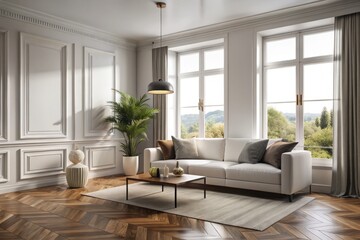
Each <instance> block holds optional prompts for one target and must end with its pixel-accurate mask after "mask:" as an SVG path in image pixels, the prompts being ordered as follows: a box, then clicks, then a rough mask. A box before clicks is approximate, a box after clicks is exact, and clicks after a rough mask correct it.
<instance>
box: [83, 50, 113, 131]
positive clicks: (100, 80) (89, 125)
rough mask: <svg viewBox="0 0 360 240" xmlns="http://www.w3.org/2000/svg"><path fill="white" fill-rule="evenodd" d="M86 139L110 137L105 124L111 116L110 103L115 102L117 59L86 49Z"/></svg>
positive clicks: (84, 109) (84, 108)
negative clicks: (105, 118)
mask: <svg viewBox="0 0 360 240" xmlns="http://www.w3.org/2000/svg"><path fill="white" fill-rule="evenodd" d="M83 87H84V91H83V97H84V99H83V113H84V118H83V119H84V123H83V125H84V137H102V136H106V135H108V129H109V125H108V124H105V123H104V122H103V120H104V117H105V116H108V115H110V114H111V111H110V108H109V107H108V101H115V94H114V91H113V90H112V89H115V88H116V57H115V54H114V53H109V52H105V51H101V50H96V49H92V48H88V47H84V84H83Z"/></svg>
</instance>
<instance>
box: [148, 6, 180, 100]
mask: <svg viewBox="0 0 360 240" xmlns="http://www.w3.org/2000/svg"><path fill="white" fill-rule="evenodd" d="M156 6H157V7H158V8H160V49H161V50H160V51H162V9H163V8H165V7H166V3H164V2H157V3H156ZM161 56H162V54H161ZM162 67H163V66H162V64H160V75H162ZM148 93H150V94H170V93H174V88H173V86H172V85H171V84H170V83H169V82H166V81H164V80H163V79H161V76H160V79H159V81H156V82H151V83H150V84H149V85H148Z"/></svg>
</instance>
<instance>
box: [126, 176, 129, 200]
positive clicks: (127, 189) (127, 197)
mask: <svg viewBox="0 0 360 240" xmlns="http://www.w3.org/2000/svg"><path fill="white" fill-rule="evenodd" d="M128 199H129V180H128V179H126V200H128Z"/></svg>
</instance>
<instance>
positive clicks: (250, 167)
mask: <svg viewBox="0 0 360 240" xmlns="http://www.w3.org/2000/svg"><path fill="white" fill-rule="evenodd" d="M226 179H231V180H238V181H247V182H258V183H267V184H277V185H280V184H281V170H280V169H278V168H276V167H274V166H271V165H269V164H267V163H257V164H250V163H241V164H237V165H234V166H231V167H228V168H227V169H226Z"/></svg>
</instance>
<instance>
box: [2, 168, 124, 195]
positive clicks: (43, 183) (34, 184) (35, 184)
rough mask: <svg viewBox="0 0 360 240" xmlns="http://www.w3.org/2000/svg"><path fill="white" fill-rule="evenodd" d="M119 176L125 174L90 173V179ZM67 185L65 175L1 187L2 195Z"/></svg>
mask: <svg viewBox="0 0 360 240" xmlns="http://www.w3.org/2000/svg"><path fill="white" fill-rule="evenodd" d="M117 174H123V173H118V172H116V170H115V171H113V172H112V173H109V172H98V173H94V172H90V174H89V179H91V178H97V177H104V176H111V175H117ZM63 184H65V185H67V182H66V177H65V175H62V176H59V177H58V178H57V179H53V180H49V179H42V180H39V179H37V180H33V181H31V182H27V183H21V182H17V183H15V184H7V185H4V186H1V185H0V194H4V193H9V192H17V191H22V190H29V189H34V188H40V187H47V186H54V185H63Z"/></svg>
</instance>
